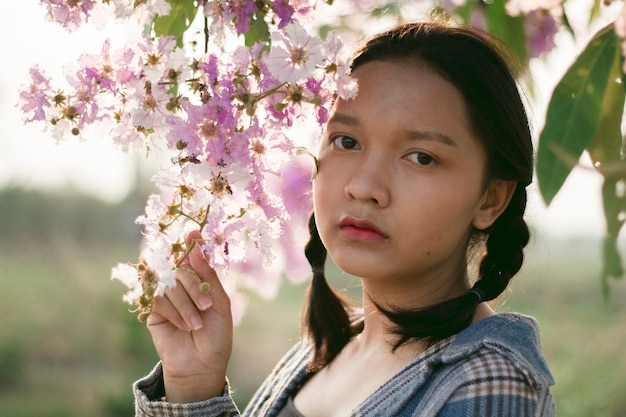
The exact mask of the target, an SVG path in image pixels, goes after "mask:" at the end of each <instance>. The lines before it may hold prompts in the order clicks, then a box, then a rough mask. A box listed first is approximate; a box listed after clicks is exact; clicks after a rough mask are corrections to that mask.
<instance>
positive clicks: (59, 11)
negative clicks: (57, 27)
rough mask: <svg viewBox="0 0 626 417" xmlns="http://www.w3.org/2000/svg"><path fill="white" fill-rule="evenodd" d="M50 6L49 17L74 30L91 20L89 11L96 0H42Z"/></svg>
mask: <svg viewBox="0 0 626 417" xmlns="http://www.w3.org/2000/svg"><path fill="white" fill-rule="evenodd" d="M40 2H41V3H42V4H45V5H47V6H48V18H49V19H50V20H54V21H56V22H58V23H60V24H61V25H62V26H63V27H64V28H65V29H67V30H68V31H72V30H74V29H76V28H78V27H79V26H81V25H82V23H83V21H85V22H86V21H87V20H89V13H90V12H91V10H92V9H93V6H94V5H95V3H96V2H95V1H94V0H40Z"/></svg>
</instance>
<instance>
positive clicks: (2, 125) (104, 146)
mask: <svg viewBox="0 0 626 417" xmlns="http://www.w3.org/2000/svg"><path fill="white" fill-rule="evenodd" d="M7 7H8V8H9V9H10V10H8V12H6V11H5V13H2V14H0V39H2V41H1V42H2V46H3V47H2V51H3V53H4V56H3V59H2V64H0V188H3V187H7V186H23V187H28V188H35V189H46V190H50V189H51V190H59V189H68V188H71V189H75V190H77V191H79V192H81V193H85V194H88V195H90V196H95V197H97V198H100V199H103V200H106V201H109V202H116V201H119V200H121V199H123V198H124V196H126V195H127V193H128V192H129V191H130V190H131V189H132V187H133V186H134V183H135V178H136V173H137V171H138V170H139V169H142V170H146V169H147V170H150V169H151V168H150V167H147V168H146V164H145V163H144V162H143V156H140V155H127V154H124V153H123V152H122V151H120V150H117V149H116V148H115V147H114V146H113V145H112V144H111V143H109V142H108V140H107V138H98V139H97V140H93V141H89V142H87V141H85V142H82V143H81V142H79V141H78V140H76V141H72V142H63V143H58V144H57V143H56V142H55V140H54V139H52V138H51V136H50V135H49V133H48V132H44V131H43V126H42V125H41V124H32V123H31V124H28V125H24V123H23V122H22V118H21V114H20V113H19V111H18V109H17V108H16V106H15V105H16V103H17V101H18V93H17V90H18V87H19V86H20V85H22V84H24V83H25V82H27V79H28V70H29V68H30V67H32V66H34V65H36V64H38V65H39V66H40V67H41V68H44V69H46V71H48V73H50V74H51V75H53V76H54V77H56V78H57V79H59V80H60V79H61V77H62V67H63V65H65V64H67V63H71V62H72V61H75V60H77V59H78V57H79V56H80V55H81V54H82V53H97V52H99V51H100V49H101V47H102V43H103V41H104V39H105V38H106V37H110V38H111V39H112V41H113V43H114V45H115V42H119V43H118V44H121V42H122V41H123V39H124V37H125V36H128V33H129V31H130V30H129V29H128V28H125V27H117V28H115V29H114V30H111V29H109V30H107V31H105V32H102V31H98V30H96V29H93V28H92V27H89V26H88V27H85V28H82V29H80V30H79V32H74V33H72V34H70V33H68V32H67V31H66V30H65V29H63V28H61V27H60V26H58V25H56V24H53V23H50V22H48V21H47V20H46V19H45V14H46V11H45V8H44V7H43V6H41V5H40V4H39V2H38V1H36V0H23V1H11V2H9V3H8V4H7ZM564 41H566V40H564ZM573 52H575V51H574V50H573V49H571V48H570V50H569V52H566V53H565V54H564V56H565V58H564V57H563V56H561V57H554V58H552V59H550V60H549V61H548V62H546V63H537V64H536V65H535V66H534V67H533V68H534V70H535V73H536V74H538V80H537V81H536V82H537V83H538V84H539V85H538V88H537V101H536V102H535V103H534V108H533V110H531V113H532V115H534V119H535V121H534V124H535V130H536V131H537V132H539V131H540V128H541V124H542V114H543V113H544V112H545V108H544V106H545V103H546V102H547V101H548V100H549V96H550V94H551V91H552V88H553V87H554V85H555V84H556V82H557V81H558V79H559V78H560V76H561V75H562V74H563V73H564V71H565V70H566V69H567V66H568V64H569V62H571V61H570V60H571V56H573V55H572V53H573ZM587 165H588V162H587ZM601 180H602V178H601V176H600V175H599V174H597V173H594V172H592V171H591V170H587V169H575V170H574V171H573V172H572V174H571V175H570V177H569V178H568V180H567V181H566V184H565V186H564V188H563V189H562V190H561V191H560V192H559V194H557V196H556V197H555V199H554V200H553V202H552V203H551V205H550V207H546V206H545V204H544V203H543V201H542V199H541V197H540V195H539V193H538V191H537V189H536V188H535V186H534V185H533V186H531V188H530V194H529V206H528V209H527V219H528V221H529V223H530V224H531V225H532V226H534V227H535V228H537V229H539V230H542V231H544V232H546V233H549V234H555V235H558V236H561V237H567V236H578V235H594V236H597V235H601V234H602V233H603V230H604V220H603V214H602V205H601V201H600V187H601V183H602V181H601Z"/></svg>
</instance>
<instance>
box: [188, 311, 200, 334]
mask: <svg viewBox="0 0 626 417" xmlns="http://www.w3.org/2000/svg"><path fill="white" fill-rule="evenodd" d="M189 321H190V322H191V328H192V329H193V330H200V329H201V328H202V319H200V317H199V316H198V315H196V314H194V315H192V316H191V317H190V318H189Z"/></svg>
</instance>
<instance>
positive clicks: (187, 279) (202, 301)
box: [176, 264, 213, 311]
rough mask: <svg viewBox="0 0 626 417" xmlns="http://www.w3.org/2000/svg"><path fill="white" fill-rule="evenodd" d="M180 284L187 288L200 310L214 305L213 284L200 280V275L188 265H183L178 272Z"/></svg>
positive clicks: (177, 276)
mask: <svg viewBox="0 0 626 417" xmlns="http://www.w3.org/2000/svg"><path fill="white" fill-rule="evenodd" d="M176 278H177V279H178V282H180V283H181V284H182V286H183V287H185V290H186V291H187V294H189V297H190V298H191V299H192V300H193V302H194V303H195V304H196V307H198V309H199V310H201V311H204V310H206V309H207V308H209V307H211V305H213V298H212V297H211V294H210V291H211V284H209V283H208V282H204V281H202V280H201V279H200V277H199V276H198V274H196V272H195V271H194V270H193V269H191V266H190V265H188V264H183V265H182V266H181V267H179V268H178V269H177V270H176Z"/></svg>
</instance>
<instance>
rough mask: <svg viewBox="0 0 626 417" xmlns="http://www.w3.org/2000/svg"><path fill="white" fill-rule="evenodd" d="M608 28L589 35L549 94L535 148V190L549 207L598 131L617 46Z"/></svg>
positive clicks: (612, 32)
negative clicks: (536, 187)
mask: <svg viewBox="0 0 626 417" xmlns="http://www.w3.org/2000/svg"><path fill="white" fill-rule="evenodd" d="M612 27H613V25H612V24H610V25H608V26H607V27H605V28H604V29H602V30H601V31H600V32H598V33H597V34H596V35H595V36H594V38H593V39H592V40H591V41H590V42H589V44H588V45H587V47H586V48H585V50H584V51H583V52H582V53H581V54H580V56H579V57H578V59H577V60H576V62H574V64H573V65H572V66H571V67H570V68H569V70H568V71H567V73H566V74H565V75H564V76H563V78H562V79H561V81H560V82H559V84H558V85H557V86H556V88H555V89H554V92H553V93H552V98H551V99H550V104H549V105H548V111H547V115H546V123H545V125H544V128H543V130H542V132H541V135H540V137H539V149H538V151H537V179H538V183H539V189H540V191H541V195H542V196H543V199H544V201H545V202H546V204H548V205H549V204H550V202H551V201H552V199H553V198H554V196H555V195H556V193H557V192H558V191H559V189H560V188H561V186H562V185H563V183H564V182H565V179H566V178H567V176H568V175H569V173H570V172H571V170H572V168H573V167H574V166H575V165H576V163H577V162H578V159H579V158H580V155H581V154H582V152H583V150H584V149H585V148H587V147H588V146H589V145H590V144H591V142H592V140H593V138H594V136H595V134H596V131H597V130H598V126H599V124H600V120H601V118H602V104H603V101H604V96H605V94H607V86H608V85H609V83H608V80H609V74H610V73H611V67H612V66H613V62H614V58H615V53H616V51H615V50H616V48H619V44H618V42H617V37H616V36H615V32H614V31H613V30H612Z"/></svg>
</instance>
